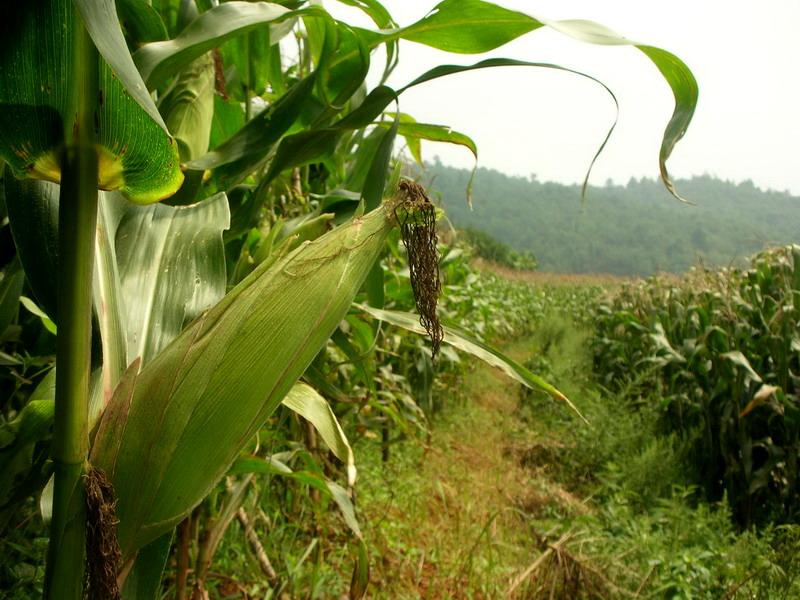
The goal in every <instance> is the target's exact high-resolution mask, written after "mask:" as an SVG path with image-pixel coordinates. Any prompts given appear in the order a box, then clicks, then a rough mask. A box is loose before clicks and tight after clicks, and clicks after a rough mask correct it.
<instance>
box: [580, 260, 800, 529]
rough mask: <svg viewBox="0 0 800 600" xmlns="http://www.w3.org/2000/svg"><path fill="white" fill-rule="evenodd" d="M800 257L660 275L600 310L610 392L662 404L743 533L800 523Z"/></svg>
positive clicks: (598, 341)
mask: <svg viewBox="0 0 800 600" xmlns="http://www.w3.org/2000/svg"><path fill="white" fill-rule="evenodd" d="M798 261H800V252H799V251H798V248H796V247H788V248H782V249H777V250H773V251H768V252H764V253H762V254H760V255H758V256H756V257H755V258H754V259H753V261H752V266H751V268H750V269H746V270H737V269H731V270H722V271H719V272H711V271H705V270H697V271H696V272H694V273H693V274H691V275H690V276H687V277H686V278H684V279H683V280H675V279H651V280H648V281H646V282H643V283H640V284H637V285H633V286H630V287H627V288H625V289H623V290H622V291H621V292H620V293H619V294H618V295H617V296H616V297H614V298H613V299H610V300H609V301H608V302H606V303H603V304H601V305H600V307H599V309H598V312H597V317H596V337H595V341H594V352H595V369H596V371H597V373H598V375H599V376H600V377H601V381H602V382H603V383H604V384H605V385H606V386H608V387H609V388H611V389H612V390H615V391H616V390H626V391H627V392H628V396H629V397H633V398H639V399H640V401H641V402H648V401H654V402H659V408H660V411H661V414H662V424H663V427H664V429H665V430H666V431H668V432H671V431H675V432H677V433H679V434H680V435H682V436H684V437H686V438H688V439H689V440H691V441H692V443H693V444H694V447H695V452H694V453H693V454H692V457H693V458H692V463H693V467H694V469H695V471H696V472H695V477H696V478H697V479H698V483H700V484H702V486H703V489H704V490H705V492H706V494H707V496H708V497H709V498H710V499H712V500H718V499H720V498H721V497H722V496H723V494H725V495H727V499H728V502H729V503H730V505H731V507H732V509H733V512H734V516H735V518H736V520H737V521H738V522H739V523H740V524H741V525H744V526H747V525H750V524H764V523H768V522H771V521H778V522H781V521H790V520H793V519H794V518H796V515H797V510H798V506H799V505H798V500H799V499H800V496H799V495H798V494H799V492H800V488H799V487H798V481H797V460H798V453H800V437H799V436H800V428H799V427H798V424H799V423H800V422H798V418H797V417H798V414H799V413H798V399H797V386H796V381H797V369H798V363H797V361H798V349H800V345H799V344H798V340H797V316H798V312H797V307H796V304H797V297H798V289H800V288H799V287H798V286H800V262H798Z"/></svg>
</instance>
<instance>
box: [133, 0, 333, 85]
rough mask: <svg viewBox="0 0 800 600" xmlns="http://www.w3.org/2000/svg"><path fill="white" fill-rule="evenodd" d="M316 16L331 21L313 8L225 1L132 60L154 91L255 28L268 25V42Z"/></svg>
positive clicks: (321, 11)
mask: <svg viewBox="0 0 800 600" xmlns="http://www.w3.org/2000/svg"><path fill="white" fill-rule="evenodd" d="M301 16H316V17H322V18H326V19H329V20H331V18H330V16H329V15H328V13H327V12H325V11H324V10H321V9H319V8H316V7H310V8H306V9H301V10H296V11H291V10H289V9H287V8H285V7H283V6H281V5H280V4H271V3H268V2H225V3H223V4H220V5H218V6H215V7H213V8H212V9H211V10H208V11H206V12H204V13H203V14H201V15H200V16H199V17H197V18H196V19H194V20H193V21H191V22H190V23H189V24H188V25H187V26H186V27H185V28H184V29H183V31H181V33H180V34H179V35H178V36H177V37H176V38H174V39H171V40H167V41H165V42H154V43H152V44H145V45H144V46H142V48H140V49H139V50H137V51H136V53H135V54H134V55H133V59H134V61H135V62H136V66H137V67H138V68H139V71H140V72H141V74H142V78H143V79H144V80H145V81H146V82H147V85H148V86H149V87H150V88H157V87H159V86H161V85H162V84H164V83H166V81H167V80H168V79H169V78H170V77H172V76H173V75H175V74H176V73H178V72H180V71H181V70H182V69H183V68H184V67H185V66H186V65H188V64H189V63H190V62H192V61H193V60H195V59H196V58H198V57H200V56H201V55H203V54H205V53H206V52H208V51H210V50H213V49H214V48H216V47H217V46H221V45H222V44H223V43H224V42H225V41H227V40H229V39H231V38H233V37H235V36H239V35H244V34H247V33H248V32H250V31H253V30H254V29H258V28H260V27H264V26H265V25H266V26H270V38H269V39H270V43H271V44H275V43H277V42H278V41H279V40H280V39H281V37H283V36H285V35H286V34H288V33H289V32H290V31H291V26H292V19H295V18H297V17H301Z"/></svg>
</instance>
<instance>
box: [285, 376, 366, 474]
mask: <svg viewBox="0 0 800 600" xmlns="http://www.w3.org/2000/svg"><path fill="white" fill-rule="evenodd" d="M281 404H283V405H284V406H286V407H288V408H290V409H292V410H293V411H294V412H296V413H297V414H299V415H300V416H301V417H303V418H304V419H306V420H308V421H309V422H310V423H311V424H312V425H314V428H315V429H316V430H317V431H318V432H319V434H320V435H321V436H322V439H323V440H324V441H325V443H326V444H327V445H328V448H330V450H331V452H333V453H334V454H335V455H336V457H337V458H338V459H339V460H341V461H342V462H343V463H345V465H346V466H347V483H348V484H349V485H351V486H352V485H353V484H355V482H356V464H355V458H354V456H353V449H352V448H351V447H350V443H349V442H348V441H347V436H346V435H345V434H344V431H343V430H342V426H341V425H339V420H338V419H337V418H336V415H335V414H334V413H333V411H332V410H331V407H330V405H329V404H328V402H327V400H325V398H323V397H322V396H320V394H319V392H317V390H315V389H314V388H312V387H311V386H310V385H307V384H305V383H297V384H295V386H294V387H293V388H292V389H291V390H289V393H288V394H286V397H285V398H284V399H283V400H281Z"/></svg>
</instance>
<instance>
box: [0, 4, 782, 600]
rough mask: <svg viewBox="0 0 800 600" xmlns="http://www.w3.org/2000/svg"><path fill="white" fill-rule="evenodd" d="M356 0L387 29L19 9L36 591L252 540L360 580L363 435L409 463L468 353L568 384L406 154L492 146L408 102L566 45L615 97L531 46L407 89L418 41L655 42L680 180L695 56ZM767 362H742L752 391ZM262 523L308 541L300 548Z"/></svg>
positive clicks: (29, 550) (0, 114) (11, 446)
mask: <svg viewBox="0 0 800 600" xmlns="http://www.w3.org/2000/svg"><path fill="white" fill-rule="evenodd" d="M341 3H342V4H344V5H347V6H350V7H354V8H356V9H358V10H360V11H362V12H363V13H364V14H365V15H366V16H367V17H368V18H369V19H370V20H371V22H372V23H373V27H372V28H370V29H367V28H362V27H356V26H351V25H349V24H348V23H345V22H342V21H340V20H336V19H335V18H333V17H332V16H331V14H330V13H328V12H327V11H326V10H325V8H324V7H323V6H322V3H319V2H305V1H303V0H285V1H283V2H275V3H268V2H242V1H230V2H217V1H212V0H181V1H178V0H154V1H153V2H145V1H142V0H117V1H116V2H115V1H114V0H91V1H90V0H37V1H35V2H30V3H21V2H20V3H13V4H11V5H9V6H8V7H7V11H6V14H5V15H4V18H3V20H2V22H1V23H0V160H1V161H2V162H0V168H2V185H1V186H0V190H2V204H1V205H0V206H1V210H2V213H0V218H2V221H1V222H2V226H1V227H0V235H1V236H2V251H3V255H2V264H1V266H2V278H0V335H2V348H1V349H0V369H2V371H1V372H0V390H2V391H1V392H0V532H2V533H3V536H4V540H7V544H6V542H5V541H4V544H5V545H4V549H3V552H4V553H6V552H9V553H13V559H12V560H10V561H8V563H9V564H10V565H11V566H8V567H6V566H4V569H6V568H8V569H10V570H6V571H4V573H3V575H2V576H1V577H2V582H3V584H4V585H5V584H6V583H9V587H10V588H13V589H14V591H13V592H11V593H12V594H15V595H12V596H11V597H14V598H25V597H37V596H40V595H43V597H45V598H49V599H56V598H57V599H66V600H70V599H78V598H83V597H85V596H88V597H90V598H97V599H100V598H103V599H106V598H125V599H145V598H158V597H162V594H164V593H167V592H168V593H169V594H171V595H173V596H174V597H175V598H177V599H183V598H195V599H201V598H208V597H210V595H211V596H222V595H224V594H225V593H227V592H225V590H226V587H225V586H228V588H230V586H233V588H234V591H235V588H236V586H235V580H230V579H225V577H220V576H219V574H218V573H216V572H215V571H214V570H213V568H212V565H213V564H214V558H215V555H217V553H218V552H219V551H220V548H223V547H224V548H228V549H230V548H237V547H239V546H236V544H237V543H239V544H242V546H243V547H245V548H246V552H247V553H248V555H249V556H251V557H255V559H254V560H255V561H256V562H257V564H258V568H259V569H260V570H261V572H262V574H263V580H262V584H261V588H260V590H259V591H257V592H254V593H260V594H261V595H262V596H263V597H284V596H285V595H291V594H298V595H300V594H304V595H305V594H312V595H313V594H317V595H319V594H320V593H321V592H320V586H321V587H323V588H324V587H325V586H332V587H330V588H327V593H331V594H333V593H339V594H341V593H345V594H349V596H350V597H351V598H362V597H364V596H365V594H366V593H367V586H368V584H369V580H370V578H369V561H370V556H369V553H370V550H369V545H368V540H366V539H365V538H364V535H363V533H362V530H361V527H360V524H359V520H358V510H357V493H356V490H357V485H356V482H357V475H358V471H357V461H356V457H355V456H354V453H353V443H355V441H356V440H357V439H359V438H360V437H366V438H370V437H374V438H379V439H380V440H381V442H382V444H383V447H384V449H385V454H386V457H387V459H388V456H389V455H390V453H391V448H392V444H393V443H394V442H396V441H397V440H398V439H399V438H401V437H402V438H409V437H411V438H414V437H415V436H417V437H420V436H424V435H425V433H426V431H427V426H428V425H427V421H428V418H429V416H430V415H431V414H433V413H434V412H435V411H436V410H438V408H440V405H441V403H442V398H443V397H444V396H443V395H441V394H435V393H434V392H435V391H436V389H442V388H445V389H446V388H448V386H454V385H455V383H454V382H456V381H457V380H458V377H459V374H461V373H463V372H464V371H466V370H467V365H465V364H464V360H465V359H464V356H467V355H468V356H470V357H471V358H477V359H480V360H483V361H485V362H488V363H489V364H491V365H492V366H494V367H497V368H499V369H500V370H501V371H503V372H504V373H505V374H506V375H508V376H509V377H511V378H512V379H513V380H516V381H517V382H519V383H520V384H522V385H524V386H527V387H530V388H533V389H538V390H541V391H543V392H544V393H546V394H547V395H549V396H550V397H551V398H552V399H553V400H554V401H555V402H558V403H567V404H569V406H572V405H571V403H570V401H569V400H568V399H567V398H566V397H565V396H564V395H563V394H562V393H561V392H560V391H559V390H558V389H556V388H555V387H553V386H552V385H551V384H550V383H548V382H547V381H546V380H545V379H543V378H541V377H539V376H537V375H536V374H534V373H533V372H531V371H530V370H528V369H527V368H526V367H524V366H523V365H521V364H519V363H518V362H516V361H514V360H512V359H511V358H509V357H508V356H506V355H505V354H503V353H502V352H501V351H499V350H498V349H496V348H494V347H493V346H491V345H490V342H491V341H492V339H493V338H495V337H496V336H510V335H514V334H515V335H521V334H522V333H523V332H524V331H525V330H526V328H528V327H530V326H531V325H532V323H533V321H534V319H535V318H536V315H538V314H541V311H540V310H539V309H540V305H539V304H538V301H537V299H536V298H533V299H531V298H530V297H529V296H528V295H527V292H526V291H525V290H526V288H521V287H517V288H514V287H513V286H512V287H506V286H503V285H499V284H497V283H492V282H491V281H489V282H487V281H486V280H483V279H480V278H479V277H478V276H477V275H476V274H475V273H474V272H472V271H471V270H470V268H469V267H468V260H469V250H468V249H467V248H465V247H464V246H461V245H459V243H457V242H456V241H452V240H444V239H442V240H439V239H438V238H437V232H436V220H437V219H440V218H441V211H440V210H439V209H437V208H436V207H435V206H434V205H433V203H432V202H431V201H430V199H429V198H428V195H427V192H426V191H425V189H423V188H422V187H421V186H419V185H418V184H416V183H414V182H413V181H411V180H409V179H408V178H407V177H405V176H404V174H406V173H408V172H409V170H408V168H407V164H406V162H407V160H409V158H410V159H415V160H416V161H418V162H419V163H420V164H422V158H421V154H420V150H419V149H420V143H421V141H426V142H441V143H450V144H458V145H461V146H465V147H467V148H468V149H469V150H471V151H472V152H473V153H474V154H475V155H476V157H477V149H476V147H475V144H474V142H473V141H472V140H471V139H470V138H469V137H468V136H467V135H465V134H463V133H460V132H455V131H452V130H451V129H450V128H448V127H446V126H444V125H438V124H430V123H422V122H417V121H416V120H415V119H413V118H412V117H411V116H410V115H406V114H404V113H402V112H401V109H400V106H401V104H402V94H403V92H405V91H406V90H408V89H410V88H412V87H415V86H419V85H424V84H425V83H426V82H428V81H432V80H434V79H438V78H441V77H447V76H451V75H455V74H458V73H462V72H466V71H472V70H478V69H487V68H515V69H520V70H522V69H524V70H525V71H526V72H528V71H531V72H532V69H544V68H546V69H559V70H562V71H568V72H571V73H573V74H574V75H576V76H579V77H588V78H589V79H590V80H591V81H593V82H595V84H597V85H600V86H602V88H603V89H605V90H606V91H607V92H608V93H609V95H610V96H609V97H610V98H611V99H612V101H614V102H616V100H615V98H614V96H613V93H612V92H611V90H608V88H606V87H605V86H604V85H603V84H602V83H601V82H599V81H597V80H595V79H594V78H592V77H591V76H589V75H586V74H583V73H576V72H574V71H571V70H570V69H566V68H564V67H560V66H558V65H553V64H549V63H541V62H536V61H522V60H518V59H505V58H492V59H487V60H482V61H479V62H474V63H472V64H461V65H455V64H447V65H441V66H439V67H436V68H434V69H431V70H429V71H427V72H424V73H420V75H419V76H418V77H417V78H416V79H414V80H412V81H410V82H405V83H403V84H394V83H393V84H392V85H391V86H390V85H389V83H388V82H389V81H390V77H391V75H392V72H393V70H394V67H395V66H396V65H397V62H398V60H399V54H400V41H401V40H402V41H404V42H414V43H418V44H424V45H427V46H430V47H433V48H436V49H439V50H444V51H447V52H450V53H453V54H457V55H471V54H481V53H483V52H487V51H489V50H493V49H495V48H499V47H501V46H503V45H505V44H506V43H508V42H510V41H512V40H514V39H516V38H517V37H519V36H521V35H524V34H527V33H530V32H534V31H536V30H539V29H543V28H552V29H555V30H557V31H559V32H561V33H563V34H564V35H566V36H568V37H571V38H574V39H576V40H578V41H583V42H589V43H595V44H600V45H629V46H632V47H633V48H634V49H636V50H638V51H640V52H641V53H643V54H644V55H645V56H646V57H647V58H648V59H649V61H650V62H652V64H653V66H654V67H655V69H656V70H657V71H658V72H659V73H660V75H661V76H662V77H663V79H664V81H665V82H666V84H667V85H668V87H669V90H670V91H671V93H672V96H673V99H674V113H673V115H672V116H671V118H670V120H669V122H668V123H667V126H666V130H665V132H664V138H663V142H662V145H661V151H660V155H659V157H658V165H659V168H660V171H661V175H662V178H663V181H664V184H665V185H666V187H667V189H668V190H669V191H670V192H671V193H673V194H674V195H675V196H676V197H678V192H677V190H675V188H674V186H673V184H672V182H671V179H670V177H669V174H668V172H667V168H666V161H667V159H668V158H669V156H670V154H671V152H672V150H673V148H674V146H675V144H676V143H677V142H678V141H679V140H680V139H681V137H682V136H683V134H684V132H685V131H686V128H687V127H688V125H689V123H690V121H691V119H692V115H693V112H694V108H695V105H696V102H697V94H698V88H697V83H696V82H695V80H694V77H693V76H692V73H691V71H690V70H689V69H688V68H687V67H686V65H684V63H683V62H682V61H681V60H680V59H678V58H677V57H676V56H674V55H672V54H670V53H669V52H667V51H665V50H662V49H660V48H656V47H653V46H648V45H644V44H638V43H634V42H631V41H629V40H627V39H625V38H622V37H621V36H619V35H617V34H615V33H614V32H612V31H610V30H608V29H606V28H605V27H603V26H601V25H599V24H596V23H592V22H588V21H564V22H547V21H544V20H540V19H537V18H534V17H531V16H528V15H525V14H522V13H519V12H515V11H511V10H508V9H505V8H503V7H500V6H497V5H495V4H492V3H489V2H484V1H482V0H444V1H442V2H440V3H438V4H437V5H435V6H432V7H431V10H430V12H428V13H427V14H426V15H425V16H423V17H422V18H421V19H419V20H418V21H416V22H414V23H411V24H408V25H405V26H400V25H399V24H398V23H396V22H395V21H394V19H393V18H392V15H391V14H390V13H389V11H388V10H387V9H386V8H385V7H384V6H383V5H382V4H381V3H380V2H378V1H377V0H341ZM378 49H381V50H382V51H383V53H384V54H385V61H383V62H381V63H380V64H378V63H376V62H374V60H373V59H374V56H373V55H374V54H375V53H376V51H377V50H378ZM368 75H370V77H369V78H368ZM375 82H377V83H375ZM612 129H613V127H612ZM609 135H610V132H609ZM606 139H607V138H606ZM399 140H402V141H404V142H405V144H406V146H407V148H408V149H409V154H410V157H408V155H399V154H398V153H397V152H396V151H395V148H396V142H398V141H399ZM603 145H605V141H603ZM601 150H602V146H601ZM654 162H655V161H654ZM587 178H588V174H587ZM465 196H469V190H465ZM753 293H756V292H753ZM758 293H761V292H760V291H758ZM439 296H441V300H440V299H439ZM437 303H438V305H437ZM776 306H777V305H776ZM775 310H778V309H777V308H776V309H775ZM780 310H783V308H781V309H780ZM537 311H538V312H537ZM773 316H774V314H773V315H772V316H770V317H769V318H770V319H772V318H773ZM773 320H774V321H775V324H776V325H775V326H777V327H788V325H786V324H785V322H784V321H783V320H782V318H778V319H773ZM420 335H421V336H428V337H430V341H426V340H425V338H424V337H421V336H420ZM440 342H442V345H441V347H440ZM787 356H788V355H787ZM787 360H788V358H787ZM732 362H733V363H735V364H734V366H733V367H731V368H743V367H741V364H739V363H736V362H735V361H732ZM741 362H743V361H740V363H741ZM737 364H738V365H739V366H736V365H737ZM752 367H753V369H755V371H754V372H758V371H759V369H760V372H761V375H760V377H762V378H763V385H764V386H765V387H764V388H760V389H764V390H769V389H772V387H770V386H773V385H774V386H776V390H777V389H778V388H780V391H773V392H771V393H770V394H768V395H766V396H765V392H762V393H761V396H763V398H762V400H761V402H762V403H763V404H764V405H765V406H771V404H770V403H774V402H777V401H782V400H776V399H777V398H783V396H782V394H788V393H789V389H790V388H789V387H788V386H789V385H790V384H789V381H788V380H783V379H774V377H772V371H771V370H769V369H767V368H766V367H765V366H764V365H762V364H760V363H758V362H755V363H754V364H753V365H752ZM751 370H752V369H751ZM781 372H782V371H780V370H778V371H776V373H781ZM787 376H788V375H787ZM748 377H750V378H749V379H748ZM755 377H759V376H758V375H755V376H754V375H752V374H751V373H750V371H746V372H745V371H743V372H742V375H741V377H740V379H741V381H740V383H739V384H737V385H739V388H737V390H739V391H740V392H742V393H745V392H744V390H745V389H747V390H750V389H751V388H752V387H753V381H756V379H755ZM776 377H780V375H779V374H778V375H776ZM758 381H761V380H760V379H759V380H758ZM573 408H574V407H573ZM751 410H753V409H752V408H751ZM764 410H766V409H765V408H764V407H759V408H758V409H757V412H754V414H759V415H760V414H761V412H763V411H764ZM687 411H688V407H687ZM787 415H788V413H787ZM786 418H787V422H788V416H787V417H786ZM688 419H689V416H687V423H690V422H689V421H688ZM787 431H788V429H787ZM792 431H794V430H792ZM755 435H756V434H755V433H754V436H755ZM793 435H794V436H795V437H794V438H792V439H793V440H794V441H792V442H791V443H796V433H795V434H793ZM754 440H755V441H757V442H758V443H759V444H761V443H762V441H761V438H757V437H756V438H754ZM755 441H754V443H755ZM788 443H789V442H788V441H783V440H780V441H778V442H776V444H774V447H775V448H778V447H782V446H783V445H785V444H788ZM759 448H762V446H759ZM770 451H771V450H769V449H767V448H765V449H764V452H767V454H769V452H770ZM771 460H772V458H770V459H769V461H771ZM769 464H772V463H771V462H770V463H769ZM758 469H763V465H762V464H761V463H759V464H758V465H757V469H756V470H755V471H752V472H753V473H755V472H758V473H760V472H761V471H758ZM743 473H744V471H743ZM750 473H751V471H747V477H750V475H749V474H750ZM770 473H772V471H770ZM759 477H760V476H759ZM746 483H747V484H748V485H750V479H746ZM765 489H768V488H765ZM787 503H788V504H786V505H787V507H788V506H790V505H791V503H790V502H788V499H787ZM776 506H777V505H776ZM265 507H266V511H268V512H269V514H267V512H265ZM748 514H749V513H748ZM234 522H235V523H237V524H238V525H237V526H236V527H237V528H238V529H236V531H239V532H240V533H241V535H240V536H239V538H238V540H239V542H232V541H231V539H230V537H231V535H232V534H231V533H230V532H231V531H232V530H233V528H232V524H233V523H234ZM276 523H278V524H281V527H277V526H275V524H276ZM265 526H266V527H267V528H268V529H270V532H269V533H268V535H274V536H276V537H277V538H279V537H280V536H285V543H286V546H287V548H289V549H288V550H287V552H286V555H284V556H282V557H281V560H280V561H278V560H277V557H276V556H274V555H273V556H269V555H268V554H267V553H266V552H265V550H264V545H263V543H262V542H261V541H260V540H261V539H263V536H264V535H265V534H264V527H265ZM223 540H225V543H224V544H223ZM242 540H243V541H242ZM302 540H310V541H308V542H307V543H303V544H301V543H300V541H302ZM298 544H300V545H301V546H302V548H301V549H300V550H296V548H297V547H298ZM272 547H274V546H270V548H272ZM45 548H46V551H45ZM295 552H296V554H295ZM333 555H344V556H346V557H347V558H346V562H347V564H348V565H349V567H348V569H349V571H348V573H347V574H346V575H342V574H341V573H339V574H337V577H336V578H334V577H333V575H332V574H328V575H326V576H315V577H316V579H314V582H312V583H309V582H308V581H305V580H303V578H302V576H301V575H299V574H298V573H300V566H301V565H302V564H303V563H305V562H306V561H308V562H313V563H314V564H316V565H324V564H325V562H326V559H327V558H329V557H330V556H333ZM14 563H16V564H14ZM337 564H340V562H337ZM21 565H24V566H25V568H21ZM45 565H46V567H45ZM317 569H318V570H319V569H324V566H318V567H317ZM326 577H328V578H327V579H326ZM334 580H335V583H332V581H334ZM342 581H346V582H347V585H346V586H345V587H346V589H335V588H336V586H340V587H341V582H342ZM308 586H311V588H313V589H311V591H309V588H308ZM314 586H316V588H315V587H314ZM331 590H334V591H331ZM281 594H284V596H281Z"/></svg>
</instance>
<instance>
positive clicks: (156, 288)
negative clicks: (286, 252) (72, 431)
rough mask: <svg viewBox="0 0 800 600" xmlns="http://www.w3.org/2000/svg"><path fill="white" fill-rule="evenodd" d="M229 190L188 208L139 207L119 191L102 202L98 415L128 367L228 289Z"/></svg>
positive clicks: (97, 294)
mask: <svg viewBox="0 0 800 600" xmlns="http://www.w3.org/2000/svg"><path fill="white" fill-rule="evenodd" d="M229 225H230V213H229V210H228V202H227V198H226V197H225V194H224V193H220V194H217V195H215V196H213V197H211V198H209V199H207V200H204V201H202V202H198V203H197V204H192V205H188V206H167V205H165V204H154V205H150V206H135V205H132V204H130V203H128V202H125V200H124V199H123V198H122V197H120V196H119V195H118V194H104V195H103V197H102V201H101V202H100V213H99V216H98V234H97V252H96V254H97V262H96V266H95V285H94V304H95V312H96V313H97V316H98V322H99V324H100V336H101V340H102V342H103V361H104V364H103V383H102V393H98V394H95V396H94V398H93V403H92V410H91V414H92V415H93V418H96V417H97V416H98V415H99V413H100V411H101V410H102V407H103V406H104V405H105V404H106V403H107V402H108V401H109V400H110V399H111V395H112V393H113V390H114V388H115V386H116V385H117V382H118V380H119V378H120V376H121V375H122V372H123V371H124V370H125V368H126V367H127V366H128V365H129V364H130V363H131V362H132V361H133V360H134V359H136V358H141V359H142V365H145V364H147V363H148V362H149V361H150V360H152V359H153V357H155V356H156V355H157V354H158V353H159V352H160V351H161V350H162V349H163V348H164V347H165V346H166V345H167V344H169V342H171V341H172V340H173V339H174V338H175V337H176V336H177V335H178V334H179V333H180V332H181V330H182V329H183V327H184V326H185V325H187V324H188V323H189V322H190V321H192V320H193V319H195V318H196V317H197V316H199V315H200V314H201V313H202V312H203V311H205V310H207V309H208V308H210V307H211V306H213V305H214V304H216V303H217V302H218V301H219V300H220V299H221V298H222V296H223V295H224V294H225V287H226V281H227V279H226V275H225V256H224V248H223V244H222V232H223V230H225V229H227V228H228V226H229Z"/></svg>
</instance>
